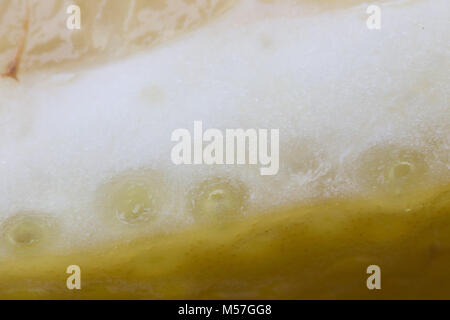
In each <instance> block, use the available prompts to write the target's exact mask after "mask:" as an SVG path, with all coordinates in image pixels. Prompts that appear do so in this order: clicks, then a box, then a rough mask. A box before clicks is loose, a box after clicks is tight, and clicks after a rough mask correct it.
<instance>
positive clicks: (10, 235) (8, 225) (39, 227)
mask: <svg viewBox="0 0 450 320" xmlns="http://www.w3.org/2000/svg"><path fill="white" fill-rule="evenodd" d="M51 227H52V226H51V221H50V219H49V218H48V217H47V216H45V215H39V214H36V213H19V214H16V215H14V216H12V217H10V218H8V219H7V220H6V221H5V223H4V224H3V226H2V229H3V230H2V231H3V236H4V238H5V239H6V241H7V242H8V243H9V244H10V245H12V246H16V247H23V248H26V247H35V246H37V245H40V244H41V243H43V242H44V241H45V240H46V239H47V238H48V237H49V234H50V231H51V230H50V229H51Z"/></svg>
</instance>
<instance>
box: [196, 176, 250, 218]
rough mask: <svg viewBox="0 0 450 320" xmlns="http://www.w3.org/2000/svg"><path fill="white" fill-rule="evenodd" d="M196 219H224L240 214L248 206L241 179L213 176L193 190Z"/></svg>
mask: <svg viewBox="0 0 450 320" xmlns="http://www.w3.org/2000/svg"><path fill="white" fill-rule="evenodd" d="M191 194H192V195H191V196H192V199H193V200H192V208H191V209H192V212H193V214H194V216H195V218H196V219H200V220H215V221H224V220H229V219H231V218H235V217H238V216H240V215H241V214H242V213H243V211H244V210H245V207H246V201H247V198H248V196H247V192H246V190H245V188H244V187H243V185H242V183H241V182H239V181H228V180H225V179H221V178H213V179H208V180H206V181H203V182H202V183H201V184H200V185H199V186H197V188H195V189H194V190H193V191H192V192H191Z"/></svg>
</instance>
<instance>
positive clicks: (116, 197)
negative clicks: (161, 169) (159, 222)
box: [99, 170, 162, 225]
mask: <svg viewBox="0 0 450 320" xmlns="http://www.w3.org/2000/svg"><path fill="white" fill-rule="evenodd" d="M161 186H162V181H161V178H160V176H159V175H158V174H157V173H156V172H153V171H149V170H141V171H130V172H126V173H123V174H120V175H119V176H116V177H114V178H113V179H111V180H110V181H109V182H107V183H106V184H105V185H103V186H102V187H101V188H100V196H99V201H100V204H101V206H102V210H103V212H104V213H105V214H106V216H107V217H109V218H110V217H115V220H116V221H119V222H121V223H123V224H127V225H137V224H143V223H146V222H148V221H150V220H152V219H153V218H155V217H156V216H157V214H158V212H159V209H160V203H159V202H160V200H161V197H162V192H161V190H162V188H161Z"/></svg>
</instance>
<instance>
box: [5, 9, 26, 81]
mask: <svg viewBox="0 0 450 320" xmlns="http://www.w3.org/2000/svg"><path fill="white" fill-rule="evenodd" d="M29 25H30V6H29V3H28V2H27V12H26V16H25V20H24V23H23V36H22V38H21V40H20V43H19V45H18V47H17V51H16V55H15V57H14V59H13V60H12V61H11V62H10V63H9V65H8V69H7V71H6V72H5V73H3V74H2V77H10V78H13V79H15V80H17V81H19V78H18V77H17V74H18V72H19V66H20V61H21V60H22V56H23V53H24V51H25V47H26V43H27V36H28V30H29Z"/></svg>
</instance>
